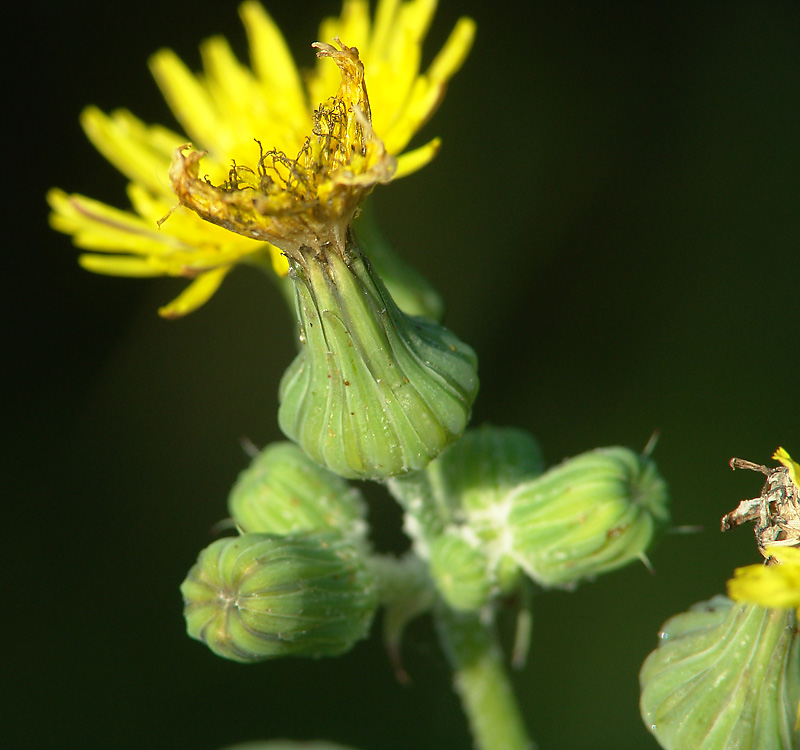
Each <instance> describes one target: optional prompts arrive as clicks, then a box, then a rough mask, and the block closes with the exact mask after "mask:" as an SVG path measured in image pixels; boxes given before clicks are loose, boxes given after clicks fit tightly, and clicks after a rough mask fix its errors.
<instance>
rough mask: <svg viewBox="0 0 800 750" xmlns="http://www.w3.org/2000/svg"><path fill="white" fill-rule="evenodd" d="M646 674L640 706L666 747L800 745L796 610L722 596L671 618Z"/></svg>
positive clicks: (707, 749)
mask: <svg viewBox="0 0 800 750" xmlns="http://www.w3.org/2000/svg"><path fill="white" fill-rule="evenodd" d="M659 637H660V639H661V642H660V643H659V646H658V648H657V649H656V650H655V651H653V652H652V653H651V654H650V655H649V656H648V657H647V659H646V660H645V662H644V665H643V666H642V670H641V673H640V675H639V682H640V685H641V689H642V695H641V701H640V709H641V713H642V718H643V720H644V722H645V724H646V726H647V727H648V729H649V730H650V731H651V732H652V733H653V734H654V735H655V737H656V739H657V740H658V742H659V744H660V745H661V747H663V748H666V750H673V749H674V750H682V749H683V748H703V750H728V749H729V748H730V749H732V748H736V750H760V749H763V748H776V750H777V748H793V747H800V731H798V729H796V728H794V724H795V716H796V712H797V705H798V701H799V700H800V629H798V625H797V619H796V616H795V614H794V613H793V612H792V611H791V610H780V609H766V608H764V607H759V606H757V605H755V604H734V603H733V602H731V601H730V600H729V599H726V598H725V597H723V596H717V597H714V598H713V599H711V600H710V601H708V602H701V603H700V604H696V605H694V606H693V607H692V608H691V609H690V610H689V611H688V612H684V613H683V614H680V615H676V616H675V617H673V618H671V619H669V620H667V622H666V623H665V624H664V626H663V628H662V631H661V632H660V633H659Z"/></svg>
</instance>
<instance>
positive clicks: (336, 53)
mask: <svg viewBox="0 0 800 750" xmlns="http://www.w3.org/2000/svg"><path fill="white" fill-rule="evenodd" d="M337 41H338V40H337ZM314 46H315V47H317V48H318V50H319V51H318V52H317V55H318V56H319V57H330V58H332V59H333V60H334V61H335V62H336V64H337V65H338V66H339V69H340V71H341V75H342V82H341V85H340V86H339V91H338V93H337V94H336V96H334V97H332V98H331V99H329V100H328V101H327V102H325V103H324V104H322V105H321V106H320V107H319V109H317V110H316V112H315V113H314V127H313V131H312V134H311V136H309V137H308V138H307V139H306V141H305V143H304V144H303V147H302V149H301V150H300V153H299V154H298V156H297V158H296V159H290V158H289V157H288V156H287V155H286V154H285V153H283V152H282V151H278V150H271V151H268V152H266V153H262V154H261V157H260V159H259V162H258V165H257V168H256V169H251V168H249V167H241V166H235V165H234V167H233V168H232V169H231V170H230V174H229V179H228V181H227V182H226V183H224V184H223V185H221V186H219V187H214V186H213V185H211V183H210V182H209V181H208V180H204V179H200V177H199V162H200V160H201V158H202V157H203V156H204V154H202V153H198V152H192V153H190V154H189V155H188V156H184V155H183V150H184V148H186V147H185V146H184V147H181V148H178V149H176V151H175V155H174V157H173V161H172V167H171V168H170V173H169V174H170V179H171V181H172V187H173V189H174V190H175V193H176V195H177V196H178V199H179V200H180V202H181V203H182V204H183V205H184V206H186V207H187V208H190V209H192V210H193V211H194V212H195V213H197V214H198V215H199V216H200V217H202V218H203V219H205V220H207V221H210V222H211V223H213V224H218V225H219V226H222V227H224V228H225V229H229V230H231V231H233V232H236V233H237V234H242V235H244V236H246V237H250V238H252V239H256V240H264V241H267V242H271V243H272V244H273V245H275V246H277V247H279V248H280V249H281V250H282V251H283V252H284V253H285V254H286V255H287V257H289V258H290V260H292V261H295V262H299V263H303V262H304V261H303V255H302V254H301V253H300V252H299V248H301V247H306V248H311V249H313V250H314V251H315V252H317V253H320V252H325V251H328V250H329V249H331V248H333V249H335V250H337V251H338V252H339V253H340V254H342V253H343V252H344V247H345V239H346V234H347V230H348V227H349V226H350V223H351V221H352V219H353V216H354V214H355V212H356V209H357V208H358V205H359V203H360V202H361V201H362V200H363V199H364V198H365V197H366V195H367V194H368V193H369V192H370V190H372V188H373V187H374V186H375V185H376V184H378V183H385V182H389V181H390V180H391V179H392V177H393V175H394V173H395V170H396V166H397V163H396V161H395V159H394V158H393V157H392V156H390V155H389V154H387V153H386V149H385V148H384V145H383V142H382V141H381V140H380V139H379V138H378V137H377V136H376V135H375V132H374V130H373V129H372V123H371V115H370V106H369V98H368V96H367V88H366V83H365V81H364V65H363V64H362V62H361V60H360V59H359V57H358V50H357V49H355V48H353V47H347V46H345V45H342V44H341V43H340V46H341V49H336V48H335V47H332V46H331V45H329V44H323V43H322V42H315V44H314Z"/></svg>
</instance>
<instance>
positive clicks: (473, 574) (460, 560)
mask: <svg viewBox="0 0 800 750" xmlns="http://www.w3.org/2000/svg"><path fill="white" fill-rule="evenodd" d="M430 573H431V577H432V578H433V581H434V583H435V584H436V588H437V589H438V590H439V593H440V594H441V595H442V597H443V598H444V600H445V601H446V602H447V603H448V604H449V605H450V606H451V607H452V608H453V609H458V610H462V611H474V610H476V609H480V608H481V607H482V606H483V605H484V604H486V603H487V602H488V601H489V597H490V595H491V593H492V576H491V574H490V572H489V560H488V558H487V557H486V554H485V553H484V552H483V550H482V549H481V548H480V547H479V546H477V544H476V543H470V542H469V541H467V539H466V538H464V536H462V534H461V533H459V530H458V529H456V528H453V529H450V530H448V531H447V532H446V533H445V534H442V535H441V536H438V537H436V539H435V540H434V542H433V544H432V545H431V556H430Z"/></svg>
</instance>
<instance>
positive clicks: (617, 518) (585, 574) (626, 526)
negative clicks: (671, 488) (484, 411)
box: [508, 448, 669, 587]
mask: <svg viewBox="0 0 800 750" xmlns="http://www.w3.org/2000/svg"><path fill="white" fill-rule="evenodd" d="M511 501H512V507H511V509H510V511H509V513H508V533H509V535H510V537H511V550H512V554H513V556H514V559H515V560H517V562H518V563H519V565H520V567H521V568H522V569H523V570H524V571H525V573H526V574H527V575H528V576H530V577H531V578H532V579H533V580H534V581H536V582H537V583H539V584H540V585H542V586H567V587H569V586H572V585H574V584H576V583H577V582H578V581H580V580H582V579H587V578H593V577H595V576H597V575H600V574H601V573H605V572H607V571H609V570H614V569H615V568H619V567H621V566H623V565H626V564H627V563H629V562H630V561H631V560H634V559H641V558H643V556H644V554H645V551H646V550H647V548H648V546H649V545H650V542H651V541H652V539H653V537H654V535H655V533H656V531H657V530H658V529H659V527H661V526H664V525H666V524H667V523H668V522H669V512H668V509H667V488H666V484H665V483H664V481H663V479H661V477H660V476H659V474H658V471H657V470H656V467H655V464H654V463H653V462H652V461H651V460H650V459H649V458H648V457H647V456H642V455H638V454H636V453H634V452H633V451H630V450H628V449H626V448H600V449H597V450H593V451H589V452H588V453H583V454H581V455H579V456H576V457H574V458H570V459H568V460H566V461H564V462H563V463H562V464H560V465H558V466H555V467H554V468H552V469H550V470H548V471H547V472H545V473H544V474H542V475H541V476H540V477H538V478H536V479H533V480H531V481H529V482H525V483H524V484H522V485H520V486H519V487H518V488H517V489H516V490H515V492H514V493H513V495H512V498H511Z"/></svg>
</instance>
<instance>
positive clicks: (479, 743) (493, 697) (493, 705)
mask: <svg viewBox="0 0 800 750" xmlns="http://www.w3.org/2000/svg"><path fill="white" fill-rule="evenodd" d="M436 624H437V627H438V630H439V639H440V641H441V642H442V646H443V648H444V651H445V653H446V654H447V656H448V658H449V660H450V665H451V666H452V668H453V672H454V677H453V685H454V688H455V691H456V693H458V696H459V698H460V699H461V705H462V706H463V708H464V712H465V713H466V715H467V719H468V721H469V726H470V729H471V731H472V737H473V740H474V743H475V748H476V750H533V748H534V747H535V745H534V743H533V741H532V740H531V739H530V737H529V736H528V733H527V730H526V729H525V723H524V722H523V720H522V715H521V714H520V711H519V706H518V705H517V701H516V698H515V696H514V692H513V690H512V688H511V683H510V681H509V678H508V673H507V671H506V668H505V665H504V664H503V658H502V654H501V652H500V648H499V646H498V645H497V642H496V639H495V637H494V633H493V631H492V629H491V627H490V626H487V625H486V624H484V623H482V622H481V620H480V617H479V615H477V614H460V613H456V612H453V611H452V610H450V609H447V608H445V607H443V606H442V607H440V608H439V610H438V611H437V613H436Z"/></svg>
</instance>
